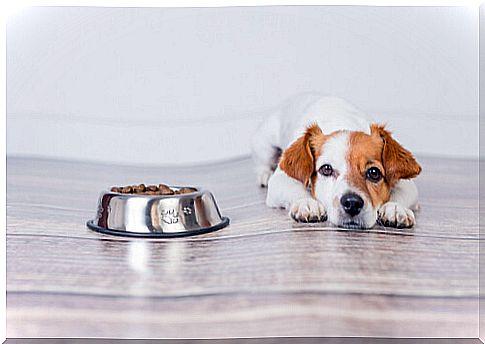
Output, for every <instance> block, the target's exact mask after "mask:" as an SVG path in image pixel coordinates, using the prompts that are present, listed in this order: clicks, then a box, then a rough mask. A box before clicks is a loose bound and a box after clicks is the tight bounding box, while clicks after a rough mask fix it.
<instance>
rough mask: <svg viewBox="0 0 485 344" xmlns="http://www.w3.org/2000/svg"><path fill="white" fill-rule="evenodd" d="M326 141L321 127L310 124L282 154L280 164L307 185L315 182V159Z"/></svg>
mask: <svg viewBox="0 0 485 344" xmlns="http://www.w3.org/2000/svg"><path fill="white" fill-rule="evenodd" d="M324 142H325V135H323V133H322V131H321V129H320V127H319V126H318V125H316V124H313V125H311V126H309V127H308V128H307V129H306V131H305V133H304V134H303V135H302V136H301V137H300V138H299V139H298V140H296V141H295V142H293V144H292V145H291V146H290V147H288V148H287V149H286V150H285V151H284V152H283V154H282V155H281V158H280V162H279V166H280V168H281V169H282V170H283V171H285V172H286V174H288V175H289V176H290V177H292V178H295V179H297V180H299V181H300V182H302V183H303V184H304V185H305V186H309V185H310V183H311V184H312V185H313V184H314V183H315V178H316V173H315V160H316V159H317V158H318V156H319V154H320V149H321V147H322V145H323V143H324Z"/></svg>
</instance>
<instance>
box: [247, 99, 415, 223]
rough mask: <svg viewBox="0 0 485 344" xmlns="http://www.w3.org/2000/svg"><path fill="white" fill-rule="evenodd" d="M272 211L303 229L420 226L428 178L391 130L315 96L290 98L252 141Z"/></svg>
mask: <svg viewBox="0 0 485 344" xmlns="http://www.w3.org/2000/svg"><path fill="white" fill-rule="evenodd" d="M252 152H253V158H254V161H255V163H256V171H257V176H258V183H259V184H260V185H261V186H263V187H264V186H268V193H267V197H266V204H267V205H268V206H269V207H275V208H276V207H279V208H285V209H287V210H289V215H290V216H291V217H292V218H293V219H294V220H296V221H298V222H323V221H326V220H328V221H330V222H331V223H332V224H333V225H336V226H339V227H344V228H371V227H373V226H374V225H375V224H376V223H379V224H382V225H384V226H389V227H396V228H410V227H412V226H413V225H414V224H415V216H414V213H413V210H415V209H416V207H417V201H418V191H417V188H416V185H415V183H414V181H413V180H412V178H414V177H416V176H417V175H418V174H419V173H420V172H421V166H420V165H419V164H418V163H417V162H416V160H415V158H414V157H413V155H412V154H411V153H410V152H409V151H408V150H406V149H404V148H403V147H402V146H401V145H400V144H399V143H398V142H396V141H395V140H394V139H393V138H392V136H391V133H390V132H389V131H387V130H386V129H385V128H384V126H382V125H377V124H370V123H369V122H368V120H367V119H366V115H365V114H364V113H362V112H361V111H359V110H358V109H356V108H355V107H354V106H353V105H351V104H349V103H347V102H346V101H344V100H342V99H340V98H336V97H328V96H321V95H316V94H306V95H300V96H297V97H295V98H293V99H290V100H289V101H288V102H287V103H286V104H285V105H284V106H283V107H281V108H279V109H278V110H276V111H275V112H274V113H272V114H271V115H270V116H269V117H268V118H267V120H265V121H264V123H263V124H262V125H261V126H260V128H259V129H258V131H257V133H256V134H255V136H254V138H253V141H252Z"/></svg>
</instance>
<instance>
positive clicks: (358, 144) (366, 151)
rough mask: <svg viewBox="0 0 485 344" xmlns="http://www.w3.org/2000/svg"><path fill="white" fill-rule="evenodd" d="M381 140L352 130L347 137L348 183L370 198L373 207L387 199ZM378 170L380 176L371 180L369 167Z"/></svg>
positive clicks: (388, 187) (387, 188) (387, 189)
mask: <svg viewBox="0 0 485 344" xmlns="http://www.w3.org/2000/svg"><path fill="white" fill-rule="evenodd" d="M382 148H383V142H382V140H381V139H380V138H378V137H374V136H371V135H367V134H365V133H363V132H352V133H351V134H350V137H349V151H348V156H347V165H348V175H347V180H348V183H349V185H351V186H353V187H355V188H357V189H358V190H360V191H361V192H363V193H364V194H366V195H367V196H368V198H369V199H370V201H371V203H372V206H373V207H374V208H377V207H379V206H380V205H382V204H384V203H385V202H387V201H388V200H389V197H390V196H391V191H390V186H389V184H388V183H387V182H386V178H385V175H386V174H385V173H386V171H385V170H384V165H383V162H382V160H381V159H382ZM371 168H374V169H375V171H379V172H380V174H381V175H382V177H381V178H380V179H379V180H377V179H376V180H372V179H369V178H368V177H367V173H368V171H369V169H371Z"/></svg>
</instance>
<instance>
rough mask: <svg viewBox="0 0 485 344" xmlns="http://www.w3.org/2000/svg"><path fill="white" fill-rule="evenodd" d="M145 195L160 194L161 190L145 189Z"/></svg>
mask: <svg viewBox="0 0 485 344" xmlns="http://www.w3.org/2000/svg"><path fill="white" fill-rule="evenodd" d="M143 195H150V196H154V195H160V192H159V191H145V192H144V193H143Z"/></svg>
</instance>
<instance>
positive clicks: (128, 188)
mask: <svg viewBox="0 0 485 344" xmlns="http://www.w3.org/2000/svg"><path fill="white" fill-rule="evenodd" d="M132 191H133V189H132V188H131V186H124V187H122V188H121V192H122V193H131V192H132Z"/></svg>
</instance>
